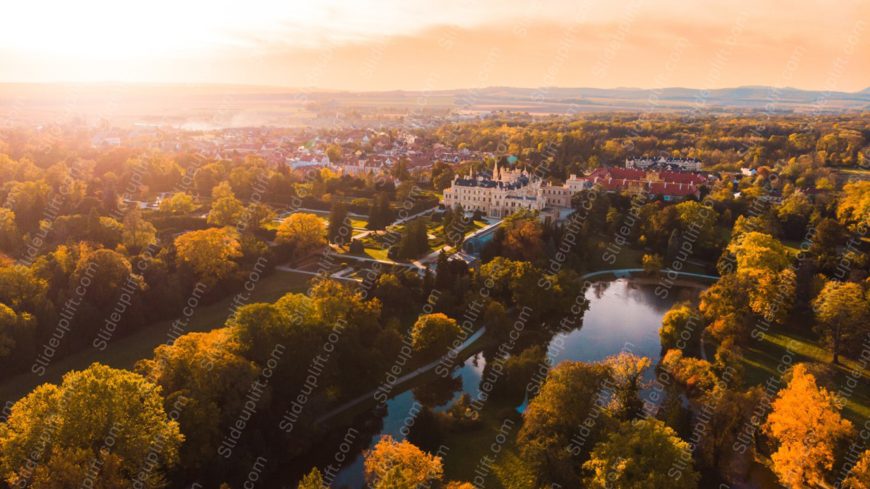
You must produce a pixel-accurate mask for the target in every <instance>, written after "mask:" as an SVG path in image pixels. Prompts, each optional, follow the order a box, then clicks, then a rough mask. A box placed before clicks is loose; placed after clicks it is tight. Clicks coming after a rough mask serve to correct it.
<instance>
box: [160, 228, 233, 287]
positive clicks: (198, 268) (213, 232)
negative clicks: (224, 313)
mask: <svg viewBox="0 0 870 489" xmlns="http://www.w3.org/2000/svg"><path fill="white" fill-rule="evenodd" d="M237 234H238V233H236V232H235V230H234V229H232V228H209V229H203V230H200V231H190V232H187V233H184V234H182V235H181V236H179V237H177V238H175V250H176V254H177V259H178V261H179V262H181V263H184V264H187V265H189V266H190V268H192V269H193V271H194V273H196V274H197V275H198V276H199V277H200V278H201V279H203V280H208V281H216V280H219V279H221V278H223V277H225V276H227V275H228V274H229V273H230V272H232V271H233V270H235V269H236V263H235V262H233V261H232V260H233V258H238V257H240V256H242V250H241V245H240V244H239V239H238V236H237Z"/></svg>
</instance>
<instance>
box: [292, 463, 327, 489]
mask: <svg viewBox="0 0 870 489" xmlns="http://www.w3.org/2000/svg"><path fill="white" fill-rule="evenodd" d="M324 487H325V484H324V483H323V474H321V473H320V470H318V469H317V467H314V468H313V469H311V472H309V473H307V474H305V477H303V478H302V480H301V481H299V485H298V486H296V489H324Z"/></svg>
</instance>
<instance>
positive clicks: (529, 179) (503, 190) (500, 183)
mask: <svg viewBox="0 0 870 489" xmlns="http://www.w3.org/2000/svg"><path fill="white" fill-rule="evenodd" d="M573 193H574V192H573V191H572V190H571V189H569V188H568V187H567V186H564V185H563V186H551V185H544V183H543V180H541V179H540V178H538V177H536V176H534V175H530V174H529V173H528V172H527V171H526V170H515V169H509V168H499V167H498V162H496V164H495V167H494V168H493V170H492V177H487V176H483V175H478V176H474V174H473V173H472V172H469V173H468V176H466V177H464V178H463V177H460V176H459V175H456V176H455V177H454V179H453V184H452V185H451V186H450V188H447V189H444V200H443V203H444V205H445V206H446V207H456V206H459V205H461V206H462V208H463V209H465V210H466V211H469V212H474V211H479V212H481V213H483V214H485V215H487V216H489V217H496V218H503V217H507V216H509V215H511V214H513V213H514V212H517V211H519V210H522V209H528V210H533V211H538V212H541V213H545V212H546V211H557V210H559V209H569V208H570V207H571V195H573ZM554 217H559V216H554Z"/></svg>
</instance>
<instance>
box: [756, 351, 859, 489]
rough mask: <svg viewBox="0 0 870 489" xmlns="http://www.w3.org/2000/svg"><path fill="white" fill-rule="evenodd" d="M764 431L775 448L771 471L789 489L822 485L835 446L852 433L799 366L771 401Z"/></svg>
mask: <svg viewBox="0 0 870 489" xmlns="http://www.w3.org/2000/svg"><path fill="white" fill-rule="evenodd" d="M772 407H773V409H772V411H771V413H770V415H769V416H768V417H767V422H766V423H765V425H764V431H765V433H767V435H768V436H770V437H771V438H772V439H773V440H774V441H775V442H776V444H777V445H778V449H777V451H776V452H775V453H774V454H773V456H772V457H771V458H772V460H773V470H774V472H776V475H777V476H778V477H779V480H780V482H781V483H782V484H783V485H785V486H786V487H789V488H795V489H797V488H802V487H807V486H810V487H812V486H818V485H824V484H825V474H826V473H828V472H830V470H831V468H832V467H833V464H834V448H835V446H836V444H837V442H838V441H839V440H840V439H841V438H843V437H845V436H848V435H849V434H850V433H851V432H852V423H850V422H849V421H848V420H845V419H843V418H842V417H841V416H840V413H839V412H838V409H837V407H836V404H835V402H834V396H833V395H832V394H831V393H830V392H828V390H827V389H825V388H823V387H819V386H817V385H816V378H815V377H814V376H813V375H812V374H811V373H809V372H808V371H807V367H806V365H804V364H802V363H799V364H797V365H795V367H794V368H793V369H792V378H791V381H790V382H789V383H788V386H786V388H784V389H783V390H781V391H780V392H779V394H778V395H777V397H776V400H774V401H773V406H772Z"/></svg>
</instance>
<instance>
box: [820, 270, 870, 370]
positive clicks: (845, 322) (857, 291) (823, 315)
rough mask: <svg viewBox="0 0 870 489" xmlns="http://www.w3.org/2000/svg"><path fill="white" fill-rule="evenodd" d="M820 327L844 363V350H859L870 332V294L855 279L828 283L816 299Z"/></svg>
mask: <svg viewBox="0 0 870 489" xmlns="http://www.w3.org/2000/svg"><path fill="white" fill-rule="evenodd" d="M813 308H814V310H815V312H816V319H817V321H818V329H819V330H820V332H821V333H822V337H823V338H824V341H825V343H826V344H827V345H828V347H829V348H830V349H831V352H832V353H833V356H834V357H833V362H834V363H839V362H840V353H841V352H843V351H846V352H849V353H855V352H857V351H859V350H860V348H861V341H862V339H863V338H865V337H866V336H867V334H868V333H870V297H868V295H867V294H866V293H865V292H864V290H863V289H862V288H861V286H860V285H858V284H856V283H854V282H839V281H836V280H831V281H829V282H827V283H826V284H825V286H824V288H822V291H821V292H819V295H818V296H817V297H816V298H815V300H814V301H813Z"/></svg>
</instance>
